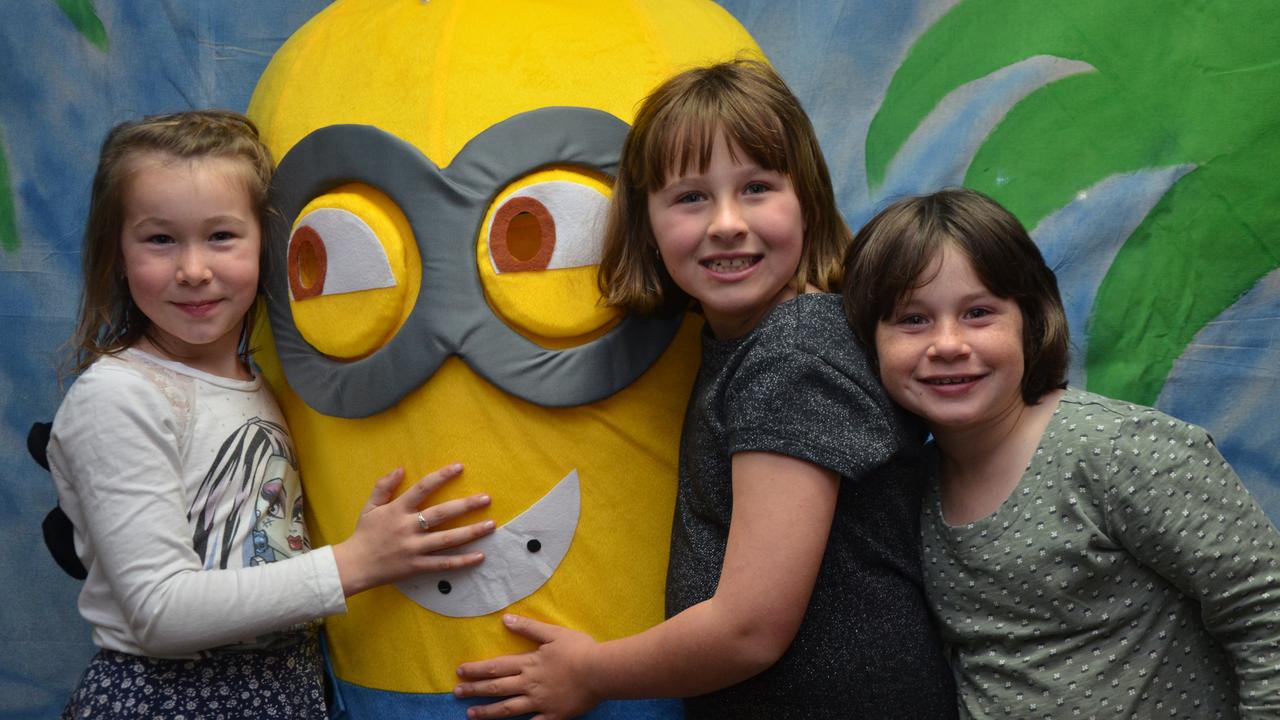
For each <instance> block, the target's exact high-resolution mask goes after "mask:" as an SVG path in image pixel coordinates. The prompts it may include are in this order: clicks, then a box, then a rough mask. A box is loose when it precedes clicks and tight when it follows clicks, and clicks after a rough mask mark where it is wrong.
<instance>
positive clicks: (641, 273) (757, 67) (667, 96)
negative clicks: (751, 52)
mask: <svg viewBox="0 0 1280 720" xmlns="http://www.w3.org/2000/svg"><path fill="white" fill-rule="evenodd" d="M721 134H723V135H724V137H725V139H726V140H728V141H729V144H730V149H731V151H741V152H744V153H746V154H747V156H748V157H750V158H751V160H752V161H754V162H755V163H757V164H759V165H760V166H761V167H762V168H764V169H766V170H770V171H775V172H781V173H783V174H784V175H786V176H787V177H788V178H789V179H790V180H791V184H792V186H793V187H794V188H795V193H796V197H797V198H798V199H799V201H800V209H801V215H802V217H803V219H804V227H805V243H804V251H803V254H802V256H801V260H800V266H799V268H798V269H797V271H796V278H795V280H796V283H797V284H798V285H799V286H800V287H803V286H804V284H805V283H810V284H813V285H815V286H817V287H819V288H821V289H823V290H830V289H832V288H833V287H834V286H835V285H836V284H837V283H838V282H839V276H840V269H841V265H840V260H841V256H842V254H843V251H844V248H845V246H846V245H848V243H849V239H850V233H849V229H848V227H847V226H846V225H845V224H844V221H843V220H842V219H841V218H840V214H839V212H838V211H837V210H836V204H835V196H834V193H833V192H832V189H831V177H830V174H829V173H828V172H827V164H826V161H825V160H823V158H822V151H821V149H820V148H819V147H818V139H817V137H816V136H815V135H814V132H813V125H812V124H811V123H810V122H809V118H808V116H806V115H805V113H804V109H803V108H801V107H800V101H799V100H797V99H796V97H795V95H793V94H792V93H791V90H790V89H788V88H787V85H786V83H785V82H783V80H782V78H781V77H779V76H778V74H777V73H776V72H774V70H773V68H771V67H769V66H768V65H766V64H765V63H763V62H760V61H757V60H746V59H739V60H734V61H732V62H725V63H720V64H717V65H711V66H708V67H702V68H695V69H692V70H687V71H685V72H682V73H680V74H678V75H676V76H674V77H672V78H670V79H669V80H667V81H666V82H664V83H662V85H660V86H658V88H657V89H656V90H654V91H653V92H652V93H650V94H649V96H648V97H646V98H645V99H644V102H643V103H642V104H641V105H640V110H639V112H638V113H637V114H636V119H635V124H633V125H632V126H631V131H630V132H629V133H628V134H627V139H626V143H625V145H624V146H623V150H622V160H621V162H620V164H619V168H618V178H617V181H616V182H615V183H614V187H613V198H612V201H611V202H610V204H609V217H608V223H607V225H606V228H605V236H604V250H603V253H602V259H601V262H600V274H599V284H600V290H601V293H602V294H603V295H604V298H605V302H607V303H608V304H609V305H614V306H618V307H622V308H625V309H626V310H628V311H631V312H637V313H652V312H655V311H672V310H676V309H679V308H682V307H683V306H684V305H685V303H686V302H687V300H688V297H687V296H686V295H685V294H684V292H683V291H682V290H680V288H679V287H677V286H676V284H675V282H674V281H673V280H672V279H671V276H670V275H669V274H668V273H667V270H666V267H665V266H664V265H663V264H662V261H661V260H660V259H659V258H658V257H657V253H656V252H655V247H656V245H655V241H654V237H653V227H652V226H651V225H650V222H649V209H648V200H649V194H650V193H652V192H655V191H657V190H659V189H661V188H662V186H663V185H665V184H666V181H667V179H668V178H669V177H670V176H671V175H673V174H675V173H681V172H684V171H685V170H686V169H687V168H689V167H690V166H695V167H697V168H698V169H699V171H705V170H706V168H707V166H708V165H709V164H710V162H711V150H712V148H713V146H714V145H715V141H716V138H717V137H718V136H720V135H721Z"/></svg>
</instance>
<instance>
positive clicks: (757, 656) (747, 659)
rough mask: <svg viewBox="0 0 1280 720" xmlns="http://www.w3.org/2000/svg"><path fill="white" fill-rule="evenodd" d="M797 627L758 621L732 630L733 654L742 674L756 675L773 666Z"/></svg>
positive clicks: (745, 675)
mask: <svg viewBox="0 0 1280 720" xmlns="http://www.w3.org/2000/svg"><path fill="white" fill-rule="evenodd" d="M796 630H797V628H794V627H793V628H789V629H787V628H779V627H777V626H774V627H770V623H768V622H765V621H759V622H755V623H744V624H743V625H741V626H740V627H738V628H736V629H735V630H734V632H733V641H732V643H731V645H732V649H733V654H732V655H731V657H735V658H737V660H738V663H739V664H740V666H741V669H742V672H743V674H744V675H743V676H744V677H751V676H754V675H758V674H760V673H762V672H764V671H765V670H768V669H769V668H771V667H773V665H774V664H775V663H777V662H778V660H780V659H781V658H782V656H783V654H784V653H786V652H787V648H789V647H791V641H792V640H793V639H795V634H796Z"/></svg>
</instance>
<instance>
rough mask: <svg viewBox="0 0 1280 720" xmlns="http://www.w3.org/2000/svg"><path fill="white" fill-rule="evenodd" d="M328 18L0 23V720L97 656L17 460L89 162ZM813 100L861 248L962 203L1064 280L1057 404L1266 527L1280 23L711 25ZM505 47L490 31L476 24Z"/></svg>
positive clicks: (970, 5) (738, 5) (171, 7)
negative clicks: (977, 202) (1251, 512)
mask: <svg viewBox="0 0 1280 720" xmlns="http://www.w3.org/2000/svg"><path fill="white" fill-rule="evenodd" d="M326 4H327V3H326V2H321V1H319V0H315V1H312V0H291V2H288V3H259V2H253V1H252V0H219V1H218V2H213V1H212V0H210V1H208V2H197V1H196V0H172V1H171V2H162V1H161V0H131V1H129V2H124V1H123V0H121V1H119V2H107V1H106V0H96V1H95V0H29V1H28V2H22V3H5V4H4V5H3V6H2V7H0V15H2V16H3V23H0V28H2V29H0V67H2V68H4V70H3V72H2V73H0V318H2V321H0V332H2V333H3V342H2V344H0V548H3V549H2V550H0V586H2V587H3V589H4V593H5V598H4V601H3V602H0V717H5V718H28V717H29V718H44V717H51V716H54V715H56V714H57V711H58V710H59V709H60V707H61V705H62V702H63V701H64V699H65V696H66V693H67V691H68V689H69V688H70V687H71V685H72V684H74V682H75V681H76V679H77V677H78V675H79V673H80V672H81V670H82V669H83V667H84V664H85V663H86V662H87V660H88V657H89V656H90V655H91V654H92V651H93V650H92V647H91V645H90V643H89V641H88V631H87V628H86V627H85V626H84V624H83V623H82V622H81V621H80V619H79V616H78V614H77V613H76V610H75V598H76V593H77V591H78V585H77V583H76V582H75V581H73V580H71V579H70V578H69V577H67V576H65V575H63V574H62V573H61V571H59V570H58V569H57V568H56V567H55V566H54V564H53V562H52V560H51V559H50V558H49V556H48V554H47V553H46V552H45V550H44V547H43V545H42V543H41V540H40V529H39V528H40V520H41V518H42V517H43V516H44V513H45V512H46V511H47V510H48V508H49V507H51V506H52V504H53V502H54V494H53V491H52V488H51V485H50V484H49V482H48V478H47V476H46V475H44V474H42V472H41V471H38V469H37V468H36V467H35V466H34V464H32V463H31V462H30V461H29V459H28V456H27V452H26V442H25V438H26V432H27V428H28V427H29V426H30V424H31V423H32V422H33V421H36V420H44V419H49V418H51V417H52V415H53V412H54V410H55V409H56V408H57V404H58V400H59V397H60V393H59V389H58V384H57V376H56V373H55V370H54V368H55V366H56V364H57V359H58V350H59V346H60V344H61V342H62V341H63V340H64V339H65V338H66V336H67V335H68V334H69V333H70V331H71V327H72V323H73V319H74V314H75V305H76V301H77V294H78V292H79V282H78V277H77V276H78V263H79V242H80V234H81V232H82V226H81V223H82V221H83V217H84V214H85V210H86V205H87V197H88V184H89V180H90V177H91V175H92V170H93V162H94V160H95V156H96V150H97V145H98V143H99V142H100V140H101V137H102V135H103V134H104V133H105V131H106V130H107V129H108V128H109V127H110V126H111V125H112V124H114V123H116V122H118V121H120V120H124V119H127V118H130V117H133V116H136V115H139V114H144V113H153V112H161V111H167V110H173V109H180V108H187V107H204V106H222V107H230V108H235V109H241V110H243V109H244V108H245V106H246V105H247V103H248V98H249V95H250V94H251V93H252V91H253V87H254V84H255V82H256V80H257V77H258V76H259V74H260V73H261V72H262V70H263V68H264V67H265V66H266V63H267V61H268V60H269V59H270V57H271V55H272V53H273V52H274V51H275V50H276V49H277V48H278V47H279V45H280V43H282V42H283V41H284V39H285V38H287V37H288V36H289V35H290V34H291V33H292V32H293V31H294V30H295V29H297V28H298V27H299V26H300V25H301V24H302V23H303V22H305V21H306V19H307V18H309V17H310V16H311V15H313V14H314V13H315V12H317V11H318V10H319V9H320V8H322V7H323V6H324V5H326ZM722 5H724V6H725V7H726V9H728V10H729V11H730V12H731V13H733V14H734V15H735V16H736V17H737V18H738V19H739V20H740V21H741V22H742V23H743V25H744V26H745V27H746V28H747V29H748V30H749V31H750V32H751V34H752V35H753V36H754V37H755V38H756V40H757V41H758V42H759V44H760V46H761V47H762V48H763V49H764V50H765V52H766V53H767V54H768V55H769V57H770V58H771V60H772V61H773V62H774V64H775V65H776V66H777V67H778V68H779V70H780V71H781V72H782V74H783V75H784V76H785V77H786V78H787V79H788V80H789V81H790V82H791V84H792V85H793V87H794V89H795V90H796V92H797V94H798V95H799V96H800V98H801V99H802V100H803V101H804V103H805V105H806V107H807V108H808V110H809V112H810V114H811V116H812V117H813V119H814V122H815V125H816V126H817V129H818V133H819V135H820V137H821V139H822V142H823V146H824V149H825V151H826V153H827V157H828V162H829V164H830V165H831V168H832V172H833V175H834V177H835V180H836V184H837V193H838V197H839V198H840V200H841V209H842V211H843V212H844V213H845V216H846V218H847V219H848V221H849V223H850V224H851V225H853V226H854V227H857V226H858V225H860V224H861V223H862V222H864V221H865V220H866V219H867V218H868V217H870V215H871V214H872V213H874V212H875V211H876V210H877V209H878V208H879V207H881V206H883V205H884V204H885V203H887V202H888V201H890V200H891V199H893V198H895V197H897V196H899V195H901V194H904V193H913V192H922V191H928V190H931V189H935V188H938V187H942V186H947V185H959V184H964V185H968V186H971V187H974V188H977V189H979V190H982V191H984V192H987V193H989V194H991V195H993V196H994V197H996V198H997V199H998V200H1000V201H1001V202H1003V203H1004V204H1006V205H1007V206H1008V207H1009V208H1010V209H1012V210H1013V211H1014V212H1015V213H1016V214H1017V215H1018V216H1019V217H1020V218H1021V219H1022V220H1023V222H1024V223H1025V224H1026V225H1027V226H1028V227H1029V228H1031V229H1032V235H1033V236H1034V237H1035V239H1036V241H1037V242H1038V243H1039V244H1040V246H1041V248H1042V249H1043V250H1044V252H1045V255H1046V257H1047V258H1048V259H1049V262H1050V264H1051V265H1053V266H1054V267H1055V269H1056V270H1057V272H1058V274H1059V278H1060V282H1061V285H1062V288H1063V291H1064V294H1065V296H1066V300H1067V305H1068V313H1069V317H1070V322H1071V326H1072V332H1073V336H1074V338H1075V343H1074V358H1073V360H1074V362H1073V366H1072V371H1071V372H1072V381H1073V382H1075V383H1077V384H1081V385H1084V386H1087V387H1088V388H1089V389H1090V390H1094V391H1097V392H1102V393H1106V394H1110V395H1115V396H1119V397H1124V398H1127V399H1131V400H1134V401H1137V402H1142V403H1146V404H1153V405H1156V406H1157V407H1160V408H1161V409H1164V410H1166V411H1168V412H1171V413H1173V414H1176V415H1179V416H1181V417H1183V418H1186V419H1188V420H1191V421H1193V422H1196V423H1199V424H1202V425H1204V426H1206V427H1208V428H1209V429H1210V431H1211V432H1212V433H1213V434H1214V436H1215V437H1216V439H1217V440H1218V442H1219V444H1220V445H1221V446H1222V449H1223V452H1224V454H1225V455H1226V456H1227V458H1228V459H1229V460H1231V462H1232V463H1233V465H1235V467H1236V469H1237V470H1238V471H1239V472H1240V474H1241V476H1242V477H1243V478H1244V479H1245V481H1246V483H1247V484H1248V485H1249V487H1250V489H1251V490H1252V491H1253V492H1254V493H1255V494H1256V495H1257V496H1258V497H1259V498H1260V500H1261V501H1262V503H1263V505H1264V506H1265V507H1266V508H1267V510H1268V511H1269V512H1270V514H1271V516H1272V517H1273V518H1280V469H1278V468H1280V446H1277V443H1276V442H1275V440H1276V439H1277V438H1278V437H1280V429H1277V425H1278V424H1280V422H1278V421H1280V410H1277V403H1278V402H1280V270H1278V269H1277V267H1280V182H1277V181H1276V171H1275V168H1277V167H1280V127H1277V122H1276V117H1277V109H1280V46H1277V45H1276V44H1275V42H1274V38H1275V37H1276V36H1277V34H1278V33H1280V14H1277V13H1275V12H1274V8H1273V6H1272V4H1271V3H1270V2H1268V1H1267V0H1257V1H1256V2H1245V1H1243V0H1242V1H1240V2H1234V3H1212V4H1206V3H1192V2H1180V1H1179V2H1169V1H1168V0H1130V1H1129V2H1125V3H1114V2H1111V1H1110V0H1078V1H1077V2H1071V3H1057V2H1053V3H1050V2H1025V1H1023V0H962V1H959V2H956V1H954V0H911V1H907V0H901V1H895V2H892V3H890V2H876V1H874V0H861V1H855V0H849V1H847V2H834V1H833V2H819V1H818V0H814V1H813V2H804V3H795V4H792V3H776V2H770V1H768V0H725V1H724V2H722ZM495 21H500V19H495Z"/></svg>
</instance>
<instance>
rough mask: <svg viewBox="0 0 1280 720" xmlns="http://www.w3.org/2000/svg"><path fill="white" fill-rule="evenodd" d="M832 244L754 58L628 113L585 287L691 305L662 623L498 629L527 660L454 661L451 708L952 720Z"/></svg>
mask: <svg viewBox="0 0 1280 720" xmlns="http://www.w3.org/2000/svg"><path fill="white" fill-rule="evenodd" d="M848 240H849V234H848V230H847V229H846V228H845V226H844V224H843V222H842V221H841V220H840V218H839V215H838V214H837V212H836V209H835V202H834V200H833V197H832V190H831V183H830V180H829V178H828V174H827V170H826V166H825V164H824V162H823V160H822V156H821V153H820V152H819V150H818V144H817V140H816V139H815V137H814V135H813V130H812V128H811V126H810V124H809V121H808V119H807V118H806V117H805V115H804V112H803V110H802V109H801V108H800V106H799V103H798V102H797V101H796V99H795V97H794V96H793V95H792V94H791V92H790V91H789V90H788V89H787V87H786V85H785V84H783V82H782V80H781V79H780V78H779V77H778V76H777V75H776V74H775V73H774V72H773V71H772V70H771V69H769V68H768V67H767V66H765V65H763V64H761V63H755V62H742V61H740V62H734V63H726V64H721V65H715V66H712V67H708V68H700V69H696V70H691V71H688V72H686V73H683V74H681V75H678V76H676V77H675V78H672V79H671V80H669V81H668V82H666V83H664V84H663V85H662V86H661V87H659V88H658V89H657V90H656V91H654V93H653V94H652V95H650V96H649V98H648V99H647V100H646V101H645V103H644V104H643V106H642V107H641V108H640V111H639V113H638V115H637V118H636V121H635V124H634V126H633V128H632V130H631V133H630V134H629V135H628V138H627V142H626V145H625V147H624V150H623V157H622V162H621V165H620V168H619V176H618V180H617V184H616V186H615V189H614V195H613V200H612V208H611V216H610V225H609V228H608V230H607V231H606V243H605V251H604V258H603V261H602V264H601V280H602V286H603V288H604V290H605V294H606V297H608V298H609V301H610V302H611V303H613V304H614V305H618V306H622V307H625V308H627V309H628V310H631V311H633V312H640V313H652V312H664V311H665V312H671V311H677V312H679V311H683V310H684V308H685V306H686V304H687V302H688V299H689V298H692V299H693V300H695V301H696V302H697V303H698V305H699V307H700V309H701V311H702V314H703V316H704V317H705V319H706V326H705V328H704V331H703V342H702V367H701V370H700V371H699V374H698V378H697V381H696V383H695V386H694V388H693V394H692V397H691V399H690V401H689V406H688V411H687V414H686V417H685V421H684V431H683V436H682V439H681V451H680V483H679V490H678V495H677V501H676V516H675V522H674V526H673V529H672V538H671V560H670V566H669V570H668V575H667V614H668V616H669V619H668V620H667V621H666V622H664V623H662V624H660V625H658V626H656V627H653V628H651V629H649V630H647V631H645V632H642V633H640V634H638V635H634V636H632V637H627V638H622V639H617V640H610V641H608V642H596V641H595V640H593V639H592V638H590V637H587V636H585V635H582V634H581V633H576V632H573V631H571V630H567V629H563V628H558V627H554V626H550V625H546V624H543V623H539V622H535V621H533V620H530V619H527V618H519V617H515V616H507V617H506V618H504V621H505V622H506V623H507V625H508V627H510V628H511V629H512V630H513V631H515V632H518V633H520V634H522V635H524V636H526V637H528V638H530V639H532V640H534V641H536V642H538V643H539V644H540V648H539V649H538V650H537V651H535V652H532V653H528V654H526V655H521V656H511V657H503V658H496V659H493V660H488V661H483V662H476V663H470V664H468V665H464V666H463V667H462V668H461V669H460V672H459V674H460V675H461V677H462V678H463V680H464V682H463V683H462V684H460V685H459V686H458V688H457V692H458V694H459V695H462V696H473V695H505V696H510V697H509V698H508V699H507V700H504V701H502V702H500V703H496V704H493V705H488V706H475V707H472V708H470V711H469V716H470V717H472V718H491V717H509V716H511V715H516V714H521V713H526V712H535V713H541V714H540V715H539V717H546V718H563V717H570V716H573V715H576V714H580V713H582V712H585V711H587V710H589V709H590V708H592V707H593V706H594V705H595V704H597V703H598V702H600V701H601V700H602V699H605V698H634V697H654V696H663V697H672V696H675V697H685V698H688V700H687V701H686V704H685V707H686V710H687V713H688V716H689V717H706V718H771V719H776V718H812V717H892V718H926V719H932V718H948V717H954V715H955V690H954V686H953V684H952V680H951V675H950V672H949V670H948V668H947V667H946V664H945V661H944V660H943V657H942V652H941V647H940V643H939V642H938V639H937V634H936V632H935V630H934V628H933V625H932V624H931V622H930V620H929V616H928V610H927V608H926V605H925V600H924V593H923V588H922V585H921V578H920V572H921V571H920V559H919V547H918V514H917V511H916V508H917V507H918V506H919V497H920V495H919V493H920V489H921V485H922V468H921V467H920V464H919V462H918V457H917V453H916V451H915V449H916V448H917V447H918V446H919V444H920V437H919V436H918V434H916V433H915V432H913V428H912V427H911V426H910V425H909V424H904V423H903V422H901V418H900V417H899V416H898V414H897V413H896V411H895V409H894V407H893V404H892V403H891V402H890V401H889V399H888V397H887V396H886V395H885V393H884V390H883V389H882V388H881V387H880V385H879V383H878V382H877V381H876V378H875V375H874V373H872V372H871V370H870V366H869V364H868V363H867V360H866V357H865V355H864V353H863V352H862V350H861V348H860V347H859V346H858V343H857V341H856V340H855V339H854V338H853V335H852V333H851V332H850V330H849V327H848V325H847V323H846V322H845V320H844V317H843V314H842V313H841V311H840V301H839V297H838V296H836V295H832V294H829V293H826V292H822V291H823V290H825V289H827V288H828V287H830V286H831V285H832V284H833V283H834V282H835V280H836V275H837V273H838V271H839V265H840V259H841V256H842V254H843V249H844V246H845V245H846V244H847V242H848ZM620 571H623V572H625V571H624V570H622V569H621V568H620Z"/></svg>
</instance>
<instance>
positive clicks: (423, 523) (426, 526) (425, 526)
mask: <svg viewBox="0 0 1280 720" xmlns="http://www.w3.org/2000/svg"><path fill="white" fill-rule="evenodd" d="M418 527H420V528H422V531H423V532H426V531H427V530H430V529H431V524H430V523H428V522H427V517H426V516H425V515H423V514H422V513H418Z"/></svg>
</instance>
